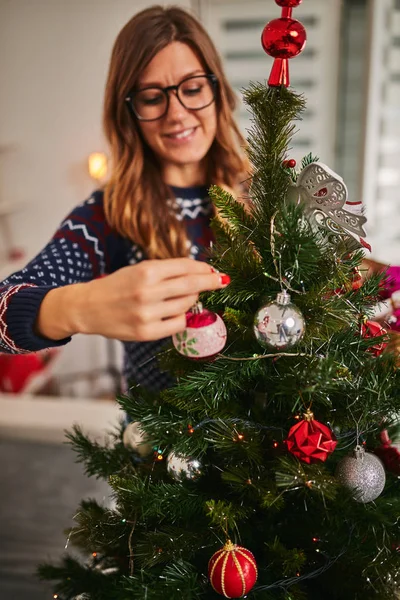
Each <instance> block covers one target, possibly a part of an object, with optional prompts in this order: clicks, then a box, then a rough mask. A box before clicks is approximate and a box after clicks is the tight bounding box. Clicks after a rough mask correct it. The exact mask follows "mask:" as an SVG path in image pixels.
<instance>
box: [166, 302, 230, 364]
mask: <svg viewBox="0 0 400 600" xmlns="http://www.w3.org/2000/svg"><path fill="white" fill-rule="evenodd" d="M226 338H227V331H226V327H225V323H224V322H223V320H222V319H221V317H220V316H219V315H217V314H215V313H213V312H211V311H209V310H207V309H205V308H203V305H202V304H201V302H197V303H196V305H195V306H194V307H193V308H192V309H191V310H190V311H189V312H187V313H186V329H185V330H184V331H183V332H182V333H176V334H175V335H173V336H172V342H173V344H174V346H175V348H176V350H177V351H178V352H179V354H183V356H187V357H188V358H193V359H201V358H211V357H212V356H215V355H216V354H218V352H221V350H222V349H223V347H224V346H225V344H226Z"/></svg>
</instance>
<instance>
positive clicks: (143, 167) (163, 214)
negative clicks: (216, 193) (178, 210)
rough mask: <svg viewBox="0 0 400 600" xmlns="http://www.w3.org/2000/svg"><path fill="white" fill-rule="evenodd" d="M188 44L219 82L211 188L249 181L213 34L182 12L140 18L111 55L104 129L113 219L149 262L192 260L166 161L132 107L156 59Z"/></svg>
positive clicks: (159, 10)
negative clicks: (163, 166)
mask: <svg viewBox="0 0 400 600" xmlns="http://www.w3.org/2000/svg"><path fill="white" fill-rule="evenodd" d="M174 41H178V42H182V43H185V44H187V45H188V46H190V47H191V49H192V50H193V51H194V52H195V53H196V55H197V56H198V57H199V59H200V61H201V62H202V64H203V65H204V68H205V70H206V72H207V73H214V74H215V75H216V76H217V78H218V82H219V90H218V95H217V100H216V102H217V106H216V109H217V132H216V137H215V139H214V141H213V144H212V146H211V148H210V150H209V152H208V156H207V171H208V181H207V184H213V183H216V184H218V185H226V186H229V187H230V188H232V189H236V188H237V186H238V183H239V181H240V180H241V179H244V178H245V177H246V176H247V173H246V167H247V161H246V158H245V155H244V152H243V151H242V149H241V147H240V146H241V145H244V139H243V137H242V135H241V134H240V132H239V129H238V127H237V125H236V124H235V122H234V120H233V116H232V112H233V110H234V109H235V106H236V98H235V95H234V92H233V90H232V88H231V86H230V85H229V83H228V81H227V79H226V77H225V74H224V72H223V68H222V64H221V60H220V58H219V56H218V53H217V51H216V49H215V46H214V44H213V42H212V41H211V39H210V37H209V35H208V34H207V32H206V31H205V29H204V28H203V27H202V25H201V24H200V23H199V22H198V21H197V20H196V19H195V18H194V17H193V16H191V15H190V14H189V13H187V12H186V11H184V10H182V9H181V8H178V7H173V6H172V7H167V8H165V7H162V6H153V7H151V8H148V9H145V10H143V11H141V12H139V13H138V14H137V15H135V16H134V17H133V18H132V19H131V20H130V21H129V22H128V23H127V24H126V25H125V26H124V28H123V29H122V30H121V32H120V33H119V35H118V37H117V39H116V41H115V44H114V48H113V51H112V55H111V62H110V67H109V73H108V79H107V84H106V90H105V101H104V130H105V134H106V137H107V139H108V142H109V145H110V148H111V162H112V172H111V176H110V179H109V181H108V183H107V184H106V185H105V189H104V205H105V213H106V218H107V220H108V222H109V224H110V225H111V227H112V228H113V229H115V230H116V231H117V232H118V233H120V234H121V235H123V236H124V237H127V238H129V239H131V240H132V241H134V242H135V243H136V244H138V245H139V246H141V247H142V248H143V249H144V251H145V252H146V255H147V257H148V258H173V257H181V256H187V254H188V250H187V238H186V233H185V228H184V224H183V223H182V222H181V221H179V220H178V219H177V218H176V216H175V215H174V214H173V213H172V211H171V209H170V207H169V206H168V204H167V202H166V200H167V199H168V197H171V191H170V189H169V188H168V187H167V185H166V184H165V183H164V182H163V181H162V178H161V170H160V169H159V168H158V160H157V157H156V156H155V155H154V153H153V152H152V150H151V149H150V148H149V147H148V146H147V144H145V143H144V142H143V139H142V137H141V135H140V133H139V128H138V126H137V122H136V119H134V118H133V117H132V114H131V113H130V111H129V107H128V106H127V104H126V102H125V98H126V96H128V94H129V92H130V91H131V90H132V89H134V88H135V85H136V84H137V81H138V79H139V77H140V75H141V73H142V72H143V70H144V69H145V68H146V66H147V65H148V64H149V63H150V61H151V60H152V59H153V58H154V56H155V55H156V54H157V53H158V52H159V51H160V50H162V49H163V48H165V47H166V46H167V45H168V44H170V43H171V42H174Z"/></svg>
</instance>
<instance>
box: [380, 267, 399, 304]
mask: <svg viewBox="0 0 400 600" xmlns="http://www.w3.org/2000/svg"><path fill="white" fill-rule="evenodd" d="M398 290H400V267H389V268H388V269H386V278H385V279H384V280H383V282H382V284H381V291H380V296H381V298H383V299H387V298H390V297H391V296H392V298H393V293H394V292H397V291H398Z"/></svg>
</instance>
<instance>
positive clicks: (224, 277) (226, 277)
mask: <svg viewBox="0 0 400 600" xmlns="http://www.w3.org/2000/svg"><path fill="white" fill-rule="evenodd" d="M219 280H220V282H221V285H228V283H230V282H231V278H230V277H229V275H225V274H224V275H221V277H220V278H219Z"/></svg>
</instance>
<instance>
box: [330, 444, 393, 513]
mask: <svg viewBox="0 0 400 600" xmlns="http://www.w3.org/2000/svg"><path fill="white" fill-rule="evenodd" d="M335 476H336V478H337V479H338V480H339V481H340V483H341V484H342V485H344V486H345V487H347V488H348V489H349V490H351V491H352V492H353V498H354V500H356V501H357V502H362V503H363V504H366V503H367V502H372V501H373V500H375V499H376V498H378V496H379V495H380V494H381V493H382V491H383V488H384V487H385V482H386V475H385V468H384V466H383V464H382V462H381V461H380V460H379V458H378V457H377V456H375V454H371V453H369V452H365V450H364V448H363V447H362V446H356V448H355V449H354V452H353V455H349V456H345V457H344V458H343V459H342V460H341V461H340V463H339V464H338V465H337V467H336V473H335Z"/></svg>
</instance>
